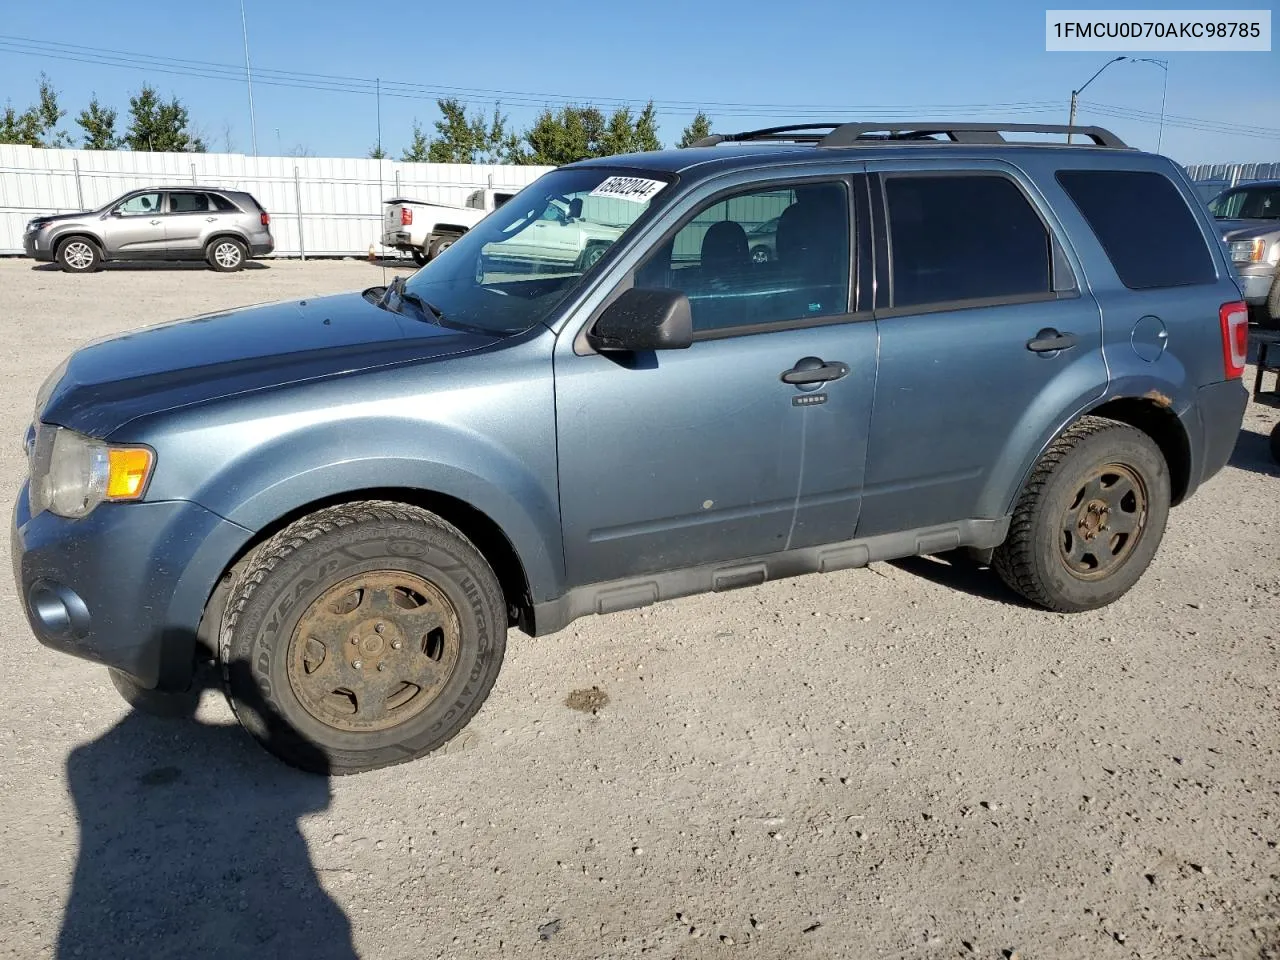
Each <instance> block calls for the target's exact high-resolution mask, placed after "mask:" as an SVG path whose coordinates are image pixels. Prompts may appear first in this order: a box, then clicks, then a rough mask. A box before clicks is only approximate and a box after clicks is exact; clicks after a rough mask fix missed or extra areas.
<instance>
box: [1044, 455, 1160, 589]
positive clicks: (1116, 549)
mask: <svg viewBox="0 0 1280 960" xmlns="http://www.w3.org/2000/svg"><path fill="white" fill-rule="evenodd" d="M1149 503H1150V497H1149V495H1148V493H1147V485H1146V483H1145V482H1144V481H1143V479H1142V477H1141V475H1139V473H1138V472H1137V471H1136V470H1134V469H1133V468H1132V467H1128V466H1125V465H1124V464H1122V463H1108V464H1104V465H1103V466H1100V467H1098V468H1096V469H1094V470H1093V471H1091V472H1090V473H1089V475H1088V476H1087V477H1086V478H1085V479H1084V480H1083V481H1082V482H1081V483H1080V484H1079V486H1078V487H1077V489H1076V491H1075V493H1074V495H1073V496H1072V498H1071V501H1070V502H1069V503H1068V504H1067V508H1066V509H1065V510H1064V511H1063V513H1062V522H1061V523H1060V524H1059V536H1058V546H1059V553H1060V555H1061V558H1062V562H1063V565H1064V566H1065V567H1066V568H1067V570H1068V572H1070V573H1071V575H1072V576H1073V577H1076V578H1077V579H1080V580H1102V579H1104V578H1105V577H1107V576H1109V575H1110V574H1111V573H1113V572H1115V571H1116V570H1117V569H1119V568H1120V567H1121V566H1123V565H1124V562H1125V561H1126V560H1128V559H1129V557H1130V556H1132V554H1133V551H1134V549H1135V548H1136V547H1137V545H1138V543H1139V542H1141V540H1142V535H1143V533H1144V532H1145V531H1146V529H1147V517H1148V514H1149Z"/></svg>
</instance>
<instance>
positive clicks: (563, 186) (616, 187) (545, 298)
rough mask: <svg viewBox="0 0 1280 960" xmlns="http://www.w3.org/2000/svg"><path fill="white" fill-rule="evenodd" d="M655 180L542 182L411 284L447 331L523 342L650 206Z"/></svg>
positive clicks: (567, 177) (556, 174) (569, 172)
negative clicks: (520, 337) (518, 336)
mask: <svg viewBox="0 0 1280 960" xmlns="http://www.w3.org/2000/svg"><path fill="white" fill-rule="evenodd" d="M655 176H661V175H660V174H657V175H655V174H653V173H647V176H632V175H630V174H623V173H620V172H618V171H616V170H613V171H611V170H608V169H604V168H597V167H587V168H582V169H560V170H553V171H551V172H550V173H548V174H546V175H544V176H542V177H540V178H538V180H536V181H535V182H534V183H532V184H530V185H529V186H528V187H526V188H525V189H523V190H521V191H520V192H519V193H518V194H516V195H515V196H514V197H512V198H511V199H510V200H508V201H507V202H506V203H504V204H503V205H502V206H501V207H499V208H498V209H497V210H495V211H494V212H493V213H491V214H489V216H487V217H485V218H484V219H483V220H481V221H480V223H478V224H477V225H476V226H475V227H473V228H472V229H471V230H469V231H467V232H466V233H465V234H463V235H462V237H461V238H459V240H458V241H457V242H456V243H454V244H453V246H451V247H449V249H447V250H445V251H444V252H443V253H441V254H440V255H439V256H438V257H437V258H436V259H434V260H432V261H431V262H430V263H428V264H427V265H426V266H425V267H423V268H422V269H421V270H419V271H418V272H417V273H415V274H414V275H413V276H412V277H410V278H409V280H408V282H407V283H406V284H405V290H406V291H407V292H408V293H411V294H414V295H416V296H417V297H419V298H421V299H422V300H423V301H425V302H427V303H429V304H430V305H431V306H432V307H433V308H434V311H433V312H435V313H436V314H437V316H438V318H439V320H440V322H441V323H442V324H444V325H445V326H454V325H456V326H459V327H464V328H471V329H479V330H484V331H487V332H492V333H519V332H520V331H522V330H527V329H529V328H530V327H532V326H533V325H534V324H535V323H539V322H541V321H542V320H543V319H544V318H546V317H547V316H549V315H550V313H551V311H552V310H554V309H555V307H556V306H557V305H558V304H559V303H561V302H562V301H563V300H564V299H565V297H567V296H568V295H569V294H570V293H572V292H573V291H574V290H575V289H577V288H578V287H579V286H580V285H581V283H582V278H583V276H584V275H585V274H586V273H587V272H588V271H590V270H591V268H592V267H594V266H595V265H596V263H597V262H599V260H600V258H601V257H602V256H604V253H605V251H607V250H608V249H609V247H610V246H611V245H613V244H614V243H616V242H617V241H618V240H619V239H620V238H621V237H622V236H624V235H625V234H626V232H627V231H628V230H629V229H630V228H631V226H632V225H633V224H635V223H636V221H638V220H639V219H640V218H641V217H642V216H644V214H645V213H646V212H647V211H648V210H649V209H650V207H651V206H652V205H653V204H654V203H655V201H656V199H657V198H658V197H659V196H663V195H664V194H663V191H664V189H665V188H667V187H668V185H669V180H667V179H665V178H664V179H654V177H655Z"/></svg>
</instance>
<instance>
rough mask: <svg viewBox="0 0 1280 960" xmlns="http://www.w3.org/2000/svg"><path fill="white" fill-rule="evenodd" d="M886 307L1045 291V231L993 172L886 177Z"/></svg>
mask: <svg viewBox="0 0 1280 960" xmlns="http://www.w3.org/2000/svg"><path fill="white" fill-rule="evenodd" d="M885 201H886V205H887V207H888V218H889V236H890V250H891V253H892V268H891V272H892V277H893V306H894V307H922V306H929V305H946V304H951V303H962V302H963V301H966V300H993V299H1005V298H1021V297H1033V296H1036V295H1044V296H1049V295H1050V292H1051V291H1052V290H1053V278H1052V266H1051V265H1052V262H1053V261H1052V257H1053V251H1052V244H1051V242H1050V237H1049V232H1048V231H1047V230H1046V229H1045V225H1044V222H1043V221H1042V220H1041V219H1040V217H1039V215H1038V214H1037V213H1036V211H1035V209H1034V208H1033V207H1032V206H1031V204H1030V202H1029V201H1028V200H1027V198H1026V196H1025V195H1024V194H1023V192H1022V191H1021V190H1020V189H1019V188H1018V185H1017V184H1015V183H1014V182H1013V181H1012V180H1010V179H1009V178H1008V177H1004V176H1000V175H998V174H991V175H987V174H979V175H973V174H964V175H957V174H951V175H945V174H944V175H932V174H931V175H928V176H916V175H909V176H892V175H891V176H888V177H886V178H885Z"/></svg>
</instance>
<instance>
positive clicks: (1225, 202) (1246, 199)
mask: <svg viewBox="0 0 1280 960" xmlns="http://www.w3.org/2000/svg"><path fill="white" fill-rule="evenodd" d="M1209 212H1210V213H1212V214H1213V215H1214V216H1215V217H1216V218H1218V219H1219V220H1280V187H1277V186H1267V187H1241V188H1240V189H1238V190H1228V191H1227V192H1226V193H1224V194H1221V195H1220V196H1218V197H1216V198H1215V199H1214V200H1213V202H1212V203H1210V204H1209Z"/></svg>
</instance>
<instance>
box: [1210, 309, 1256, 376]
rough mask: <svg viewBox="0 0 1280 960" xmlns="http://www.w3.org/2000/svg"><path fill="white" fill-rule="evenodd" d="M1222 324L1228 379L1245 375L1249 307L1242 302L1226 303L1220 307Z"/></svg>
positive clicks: (1223, 353)
mask: <svg viewBox="0 0 1280 960" xmlns="http://www.w3.org/2000/svg"><path fill="white" fill-rule="evenodd" d="M1218 323H1219V324H1220V325H1221V326H1222V368H1223V372H1225V373H1226V375H1227V379H1228V380H1235V379H1237V378H1239V377H1243V376H1244V365H1245V363H1247V362H1248V358H1249V307H1248V306H1247V305H1246V304H1244V303H1242V302H1240V301H1236V302H1235V303H1224V304H1223V305H1222V306H1221V307H1219V308H1218Z"/></svg>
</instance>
